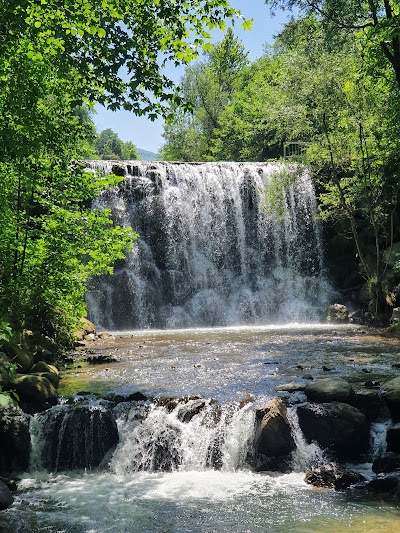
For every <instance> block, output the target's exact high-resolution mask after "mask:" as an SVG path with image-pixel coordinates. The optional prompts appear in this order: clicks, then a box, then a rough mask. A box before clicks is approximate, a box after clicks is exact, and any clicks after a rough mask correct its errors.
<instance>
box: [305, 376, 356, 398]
mask: <svg viewBox="0 0 400 533" xmlns="http://www.w3.org/2000/svg"><path fill="white" fill-rule="evenodd" d="M304 392H305V395H306V396H307V400H308V401H309V402H317V403H319V402H321V403H328V402H344V403H348V402H349V401H350V400H351V398H352V396H353V394H354V391H353V387H352V386H351V385H350V383H349V382H348V381H346V380H345V379H342V378H334V377H333V378H321V379H315V380H314V381H311V382H309V383H307V384H306V386H305V389H304Z"/></svg>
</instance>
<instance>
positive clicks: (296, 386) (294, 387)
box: [275, 383, 306, 392]
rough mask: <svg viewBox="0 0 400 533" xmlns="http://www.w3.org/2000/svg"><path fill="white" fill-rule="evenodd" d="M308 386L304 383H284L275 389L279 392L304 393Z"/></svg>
mask: <svg viewBox="0 0 400 533" xmlns="http://www.w3.org/2000/svg"><path fill="white" fill-rule="evenodd" d="M305 388H306V386H305V385H304V383H284V384H282V385H278V386H277V387H275V390H276V391H277V392H282V391H284V392H303V391H304V389H305Z"/></svg>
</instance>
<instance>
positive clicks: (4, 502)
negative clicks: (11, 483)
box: [0, 481, 14, 511]
mask: <svg viewBox="0 0 400 533" xmlns="http://www.w3.org/2000/svg"><path fill="white" fill-rule="evenodd" d="M13 501H14V498H13V496H12V494H11V491H10V489H9V488H8V487H7V485H6V484H5V483H3V481H0V511H4V509H8V508H9V507H10V506H11V505H12V504H13Z"/></svg>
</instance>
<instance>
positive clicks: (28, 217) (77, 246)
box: [0, 0, 239, 342]
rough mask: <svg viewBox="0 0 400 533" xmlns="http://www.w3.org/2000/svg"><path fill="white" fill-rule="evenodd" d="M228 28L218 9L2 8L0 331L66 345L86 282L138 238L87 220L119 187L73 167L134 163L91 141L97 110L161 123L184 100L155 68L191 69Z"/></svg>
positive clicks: (114, 142) (186, 2)
mask: <svg viewBox="0 0 400 533" xmlns="http://www.w3.org/2000/svg"><path fill="white" fill-rule="evenodd" d="M238 16H239V13H238V12H237V11H236V10H234V9H233V8H231V7H230V6H229V3H228V2H227V0H218V1H215V0H179V1H178V2H169V1H166V0H154V1H151V2H147V1H146V2H144V1H142V0H103V1H102V2H98V1H94V0H63V1H61V0H54V1H52V2H49V1H47V0H41V1H36V0H25V1H23V2H15V1H11V2H0V182H1V187H0V320H1V321H3V322H6V323H10V325H11V327H12V328H13V330H14V331H15V332H16V333H17V332H18V331H22V330H23V329H31V330H34V331H39V332H41V333H44V334H47V335H50V336H52V337H55V338H56V339H57V340H58V341H59V342H68V341H69V340H70V338H71V335H72V333H73V330H74V328H75V326H76V324H77V323H78V322H79V320H80V318H81V316H82V315H84V314H85V305H84V292H85V287H86V284H87V282H88V281H89V280H90V279H91V278H92V277H93V276H98V275H102V274H110V273H112V269H113V264H114V263H115V261H118V260H121V259H122V258H123V257H124V254H125V253H126V252H127V251H128V250H129V249H130V248H131V246H132V244H133V242H134V240H135V239H136V237H137V236H136V235H135V234H134V233H133V232H132V231H131V230H130V229H123V228H120V227H118V226H115V225H114V224H113V222H112V218H111V213H110V212H109V211H107V210H101V209H91V205H92V201H93V199H94V198H96V196H98V195H99V194H100V193H101V191H103V190H106V189H107V188H109V187H112V186H114V185H115V184H116V183H117V181H118V179H119V178H116V177H115V176H114V177H113V176H107V177H104V176H96V175H94V174H92V173H89V172H86V171H85V170H84V169H83V168H82V167H81V166H80V165H79V164H73V163H71V161H76V160H78V159H79V158H87V157H93V156H96V152H95V150H93V145H94V143H96V146H98V147H99V156H100V157H110V156H111V157H114V156H115V157H116V158H129V159H132V158H136V157H137V153H136V149H135V147H134V145H133V144H132V143H130V142H128V143H123V142H121V141H120V140H119V139H118V137H117V136H116V135H115V134H114V133H113V132H112V131H106V132H102V134H100V136H99V138H98V139H97V140H96V132H95V129H94V126H93V122H92V120H91V113H92V109H93V108H94V106H95V104H96V103H101V104H104V105H106V106H107V107H108V108H111V109H117V108H120V107H123V108H125V109H129V110H132V111H133V112H135V113H137V114H145V113H147V115H148V116H149V118H150V119H154V118H155V117H156V116H157V114H158V113H161V114H163V115H164V116H167V115H169V114H170V107H171V105H173V106H177V105H180V104H182V105H183V100H182V94H181V91H180V90H179V88H178V87H176V86H175V84H174V83H173V81H172V80H170V79H169V78H168V77H166V76H165V74H164V70H163V69H164V67H165V65H166V64H167V63H172V64H175V65H176V66H178V65H180V64H186V63H187V62H188V61H190V60H192V59H194V58H196V57H197V55H198V51H199V50H201V49H202V47H204V46H205V44H206V42H207V40H208V39H209V35H208V34H207V29H209V30H211V29H214V28H221V29H224V28H225V20H226V19H229V18H231V17H238ZM99 156H97V157H99ZM0 335H3V337H4V336H6V335H8V330H7V329H4V328H3V329H1V330H0Z"/></svg>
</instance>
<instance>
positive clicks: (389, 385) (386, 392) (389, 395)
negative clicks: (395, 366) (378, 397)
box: [381, 377, 400, 421]
mask: <svg viewBox="0 0 400 533" xmlns="http://www.w3.org/2000/svg"><path fill="white" fill-rule="evenodd" d="M381 391H382V396H383V397H384V399H385V400H386V402H387V404H388V406H389V409H390V412H391V414H392V416H393V418H394V419H395V420H396V421H398V420H400V377H398V378H394V379H391V380H390V381H387V382H386V383H384V384H383V385H382V387H381Z"/></svg>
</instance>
